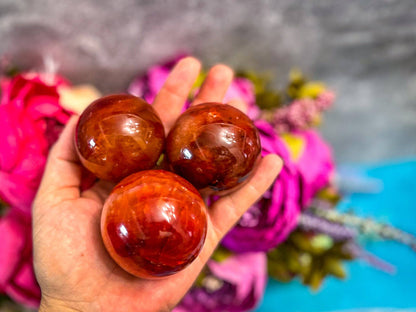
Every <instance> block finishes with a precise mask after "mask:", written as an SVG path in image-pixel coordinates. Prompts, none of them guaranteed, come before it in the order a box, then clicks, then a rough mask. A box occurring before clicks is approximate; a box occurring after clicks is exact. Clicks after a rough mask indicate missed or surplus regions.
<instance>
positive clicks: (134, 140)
mask: <svg viewBox="0 0 416 312" xmlns="http://www.w3.org/2000/svg"><path fill="white" fill-rule="evenodd" d="M164 138H165V133H164V129H163V125H162V122H161V120H160V118H159V117H158V115H157V113H156V111H155V110H154V109H153V107H152V106H151V105H149V104H148V103H146V102H145V101H144V100H142V99H140V98H138V97H135V96H132V95H127V94H118V95H110V96H106V97H103V98H101V99H98V100H96V101H94V102H93V103H91V104H90V105H89V106H88V107H87V109H86V110H85V111H84V112H83V113H82V115H81V116H80V119H79V121H78V125H77V129H76V134H75V143H76V144H75V145H76V149H77V152H78V155H79V157H80V159H81V162H82V164H83V165H84V167H86V168H87V169H88V170H90V171H91V172H92V173H94V174H95V175H96V176H97V177H99V178H101V179H105V180H111V181H115V182H117V181H120V180H121V179H122V178H124V177H126V176H127V175H129V174H131V173H134V172H137V171H139V170H146V169H150V168H152V167H153V166H154V165H155V163H156V161H157V160H158V158H159V156H160V154H161V152H162V149H163V147H164Z"/></svg>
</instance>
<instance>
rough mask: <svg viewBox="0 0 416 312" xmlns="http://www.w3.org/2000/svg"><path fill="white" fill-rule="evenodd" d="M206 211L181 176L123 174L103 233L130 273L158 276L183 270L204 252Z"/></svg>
mask: <svg viewBox="0 0 416 312" xmlns="http://www.w3.org/2000/svg"><path fill="white" fill-rule="evenodd" d="M206 233H207V212H206V207H205V204H204V201H203V199H202V197H201V195H200V194H199V193H198V191H197V190H196V189H195V187H194V186H192V185H191V184H190V183H189V182H188V181H186V180H185V179H183V178H181V177H180V176H178V175H176V174H174V173H172V172H168V171H164V170H145V171H140V172H137V173H134V174H132V175H130V176H128V177H127V178H125V179H123V180H122V181H121V182H120V183H119V184H118V185H117V186H116V187H115V188H114V189H113V191H112V193H111V194H110V196H109V197H108V199H107V200H106V202H105V204H104V208H103V211H102V216H101V235H102V238H103V241H104V245H105V247H106V249H107V251H108V252H109V254H110V256H111V257H112V258H113V259H114V261H115V262H117V263H118V264H119V265H120V266H121V267H122V268H123V269H124V270H126V271H127V272H129V273H131V274H133V275H135V276H138V277H142V278H159V277H164V276H168V275H171V274H174V273H176V272H178V271H180V270H182V269H184V268H185V267H186V266H187V265H188V264H190V263H191V262H192V261H193V260H194V259H195V258H196V257H197V256H198V254H199V252H200V250H201V248H202V246H203V244H204V241H205V237H206Z"/></svg>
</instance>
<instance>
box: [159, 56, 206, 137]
mask: <svg viewBox="0 0 416 312" xmlns="http://www.w3.org/2000/svg"><path fill="white" fill-rule="evenodd" d="M200 69H201V64H200V62H199V61H198V60H197V59H195V58H193V57H186V58H184V59H182V60H181V61H179V63H178V64H176V66H175V67H174V68H173V70H172V72H171V73H170V74H169V77H168V78H167V80H166V82H165V84H164V85H163V87H162V89H161V90H160V91H159V93H158V95H157V96H156V98H155V101H154V102H153V107H154V108H155V109H156V111H157V112H158V114H159V116H160V118H161V119H162V123H163V124H164V126H165V130H166V132H167V130H169V129H170V128H171V126H172V125H173V123H174V122H175V120H176V119H177V117H178V116H179V114H180V113H181V110H182V107H183V105H184V104H185V101H186V99H187V98H188V95H189V92H190V91H191V89H192V86H193V84H194V82H195V80H196V79H197V77H198V74H199V71H200Z"/></svg>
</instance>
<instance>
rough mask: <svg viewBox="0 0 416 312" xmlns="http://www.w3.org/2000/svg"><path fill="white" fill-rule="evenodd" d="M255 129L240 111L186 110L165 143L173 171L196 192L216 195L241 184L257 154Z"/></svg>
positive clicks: (208, 106) (213, 106)
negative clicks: (190, 184)
mask: <svg viewBox="0 0 416 312" xmlns="http://www.w3.org/2000/svg"><path fill="white" fill-rule="evenodd" d="M260 151H261V145H260V138H259V134H258V131H257V128H256V127H255V126H254V124H253V122H252V121H251V120H250V118H248V117H247V116H246V115H245V114H244V113H242V112H241V111H240V110H238V109H236V108H234V107H232V106H230V105H227V104H221V103H204V104H200V105H195V106H192V107H191V108H189V109H188V110H186V111H185V112H184V113H183V114H182V115H181V116H180V117H179V118H178V119H177V121H176V123H175V124H174V126H173V127H172V129H171V131H170V132H169V135H168V137H167V140H166V154H167V157H168V160H169V162H170V164H171V166H172V169H173V170H174V171H175V172H176V173H177V174H179V175H181V176H182V177H184V178H185V179H187V180H188V181H190V182H191V183H192V184H193V185H194V186H195V187H197V188H198V189H205V188H210V189H211V190H213V191H215V192H218V191H224V190H229V189H231V188H234V187H235V186H237V185H239V184H240V183H242V182H243V181H244V180H245V179H246V178H247V177H248V176H249V174H250V173H251V171H252V169H253V166H254V164H255V162H256V160H257V158H258V157H259V155H260Z"/></svg>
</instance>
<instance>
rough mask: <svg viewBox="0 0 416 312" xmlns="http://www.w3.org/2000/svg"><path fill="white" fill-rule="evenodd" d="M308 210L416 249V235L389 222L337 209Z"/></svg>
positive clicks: (314, 208)
mask: <svg viewBox="0 0 416 312" xmlns="http://www.w3.org/2000/svg"><path fill="white" fill-rule="evenodd" d="M308 211H309V212H310V213H312V214H314V215H316V216H319V217H321V218H324V219H326V220H329V221H332V222H339V223H342V224H345V225H349V226H353V227H355V228H357V230H358V231H359V232H360V233H362V234H375V235H377V236H379V237H381V238H384V239H390V240H394V241H397V242H399V243H402V244H405V245H407V246H409V247H411V248H412V249H413V250H415V251H416V237H415V236H414V235H412V234H410V233H407V232H404V231H402V230H400V229H397V228H395V227H393V226H391V225H389V224H387V223H382V222H377V221H374V220H372V219H370V218H362V217H359V216H356V215H352V214H347V213H341V212H339V211H337V210H335V209H322V208H318V207H311V208H309V209H308Z"/></svg>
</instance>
